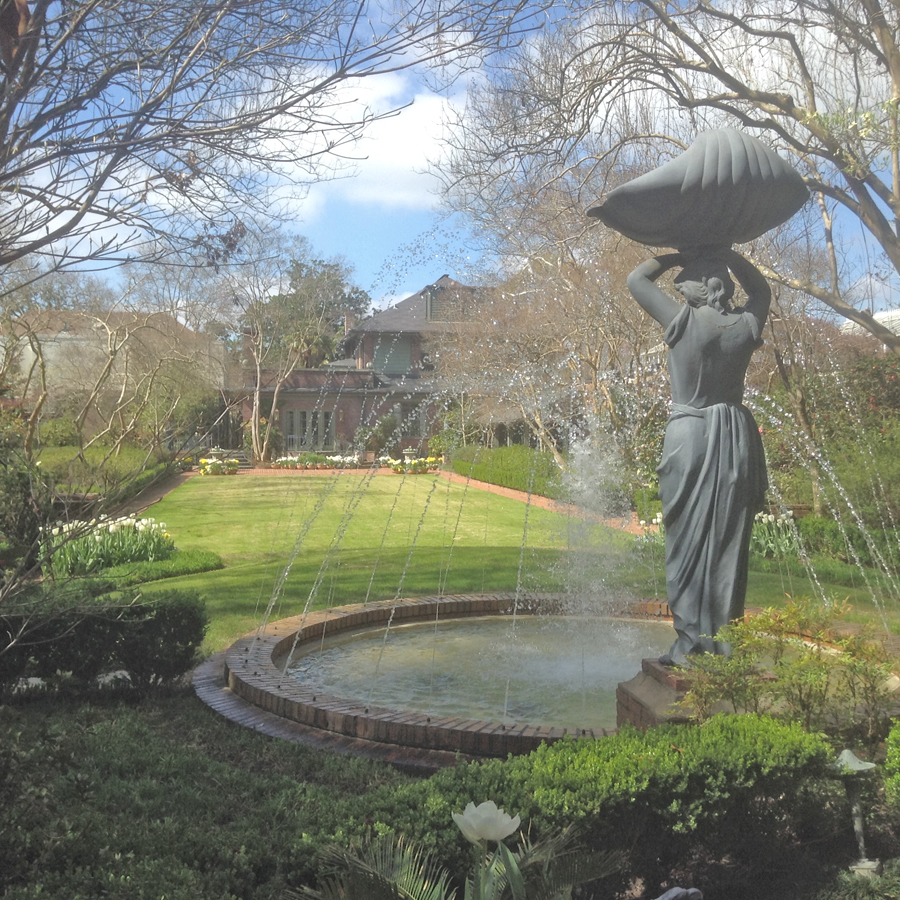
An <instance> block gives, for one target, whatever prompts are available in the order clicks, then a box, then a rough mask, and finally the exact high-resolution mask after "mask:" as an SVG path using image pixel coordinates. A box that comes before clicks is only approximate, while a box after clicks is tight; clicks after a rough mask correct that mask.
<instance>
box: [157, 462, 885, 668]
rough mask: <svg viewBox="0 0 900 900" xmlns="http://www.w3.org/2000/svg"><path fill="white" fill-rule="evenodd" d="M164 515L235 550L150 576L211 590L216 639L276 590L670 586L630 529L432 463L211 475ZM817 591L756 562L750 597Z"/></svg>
mask: <svg viewBox="0 0 900 900" xmlns="http://www.w3.org/2000/svg"><path fill="white" fill-rule="evenodd" d="M151 514H152V515H153V516H154V517H155V518H156V519H157V520H162V521H164V522H165V523H166V525H167V527H168V530H169V532H170V533H171V534H172V535H174V537H175V540H176V543H177V544H178V546H179V547H180V548H185V549H194V548H195V549H203V550H212V551H214V552H216V553H218V554H220V555H221V556H222V558H223V560H224V562H225V566H226V567H225V568H224V569H222V570H220V571H216V572H206V573H203V574H200V575H190V576H184V577H181V578H174V579H168V580H166V581H160V582H157V583H155V584H151V585H147V586H146V590H151V591H152V590H154V589H162V588H174V587H184V588H194V589H196V590H199V591H200V592H201V593H202V594H203V595H204V596H205V598H206V601H207V606H208V609H209V612H210V616H211V619H212V627H211V629H210V633H209V635H208V638H207V643H206V646H207V649H208V650H209V651H215V650H219V649H222V648H223V647H226V646H228V645H229V644H230V643H231V642H233V641H234V640H235V639H236V638H237V637H239V636H240V635H242V634H245V633H247V632H248V631H250V630H252V629H253V628H255V627H256V626H257V625H258V624H259V622H260V621H261V619H262V617H263V615H264V613H265V610H266V608H267V606H268V605H269V603H270V601H272V599H273V594H274V595H275V600H274V605H273V609H272V615H273V616H274V617H276V618H280V617H283V616H287V615H294V614H297V613H299V612H301V611H302V610H303V609H304V608H305V607H306V606H307V604H308V605H309V608H312V609H318V608H323V607H328V606H333V605H339V604H343V603H358V602H363V601H365V600H366V599H368V600H384V599H391V598H393V597H396V596H418V595H424V594H434V593H438V592H440V591H443V592H444V593H470V592H477V591H494V590H496V591H509V590H514V589H515V588H516V585H517V584H519V583H521V585H522V587H523V588H525V589H529V590H569V591H579V590H583V589H588V590H590V591H591V592H597V591H600V592H603V591H604V590H605V591H606V592H607V593H608V594H609V596H610V598H611V599H613V600H616V599H620V598H622V597H626V596H631V597H634V596H638V597H647V596H659V595H661V594H663V593H664V590H665V585H664V579H663V575H662V563H661V560H660V559H658V558H657V560H656V562H655V563H654V562H653V561H652V559H651V555H650V554H649V553H648V552H647V551H646V550H639V549H635V542H634V539H633V538H632V537H631V536H630V535H627V534H625V533H623V532H621V531H616V530H613V529H609V528H604V527H602V526H589V525H585V524H584V523H582V522H580V521H578V520H576V519H573V518H570V517H568V516H564V515H561V514H559V513H554V512H549V511H546V510H543V509H538V508H536V507H527V506H526V505H525V504H523V503H521V502H519V501H516V500H508V499H505V498H503V497H499V496H497V495H495V494H490V493H487V492H485V491H481V490H478V489H476V488H473V487H470V488H468V489H466V488H464V487H462V486H460V485H456V484H451V483H450V482H448V481H446V480H444V479H441V478H437V477H435V476H430V475H420V476H415V477H408V478H401V477H398V476H393V475H391V476H387V475H378V476H375V477H372V476H370V475H369V473H367V472H350V473H346V472H345V473H343V474H340V475H337V474H334V473H329V474H324V475H321V476H305V475H303V476H300V475H298V476H249V475H241V476H238V477H234V478H199V477H198V478H192V479H191V480H190V481H188V482H187V483H186V484H184V485H183V486H182V487H180V488H178V489H177V490H175V491H173V492H172V493H171V494H169V495H168V496H167V497H165V498H164V499H163V500H162V501H161V502H160V503H158V504H156V505H155V506H154V507H153V508H152V510H151ZM526 526H527V528H526ZM523 536H524V539H523ZM293 553H296V557H295V559H294V560H293V562H292V564H291V567H290V572H289V574H288V577H287V579H286V581H285V582H284V587H283V590H281V591H280V592H278V593H277V594H275V588H276V585H277V583H278V582H279V579H280V578H281V576H282V573H283V572H284V569H285V566H286V565H287V564H288V562H289V560H290V559H291V556H292V554H293ZM825 588H826V590H827V591H828V593H829V595H831V596H834V597H837V598H839V599H843V598H845V597H849V598H850V600H851V602H852V603H854V605H855V606H857V608H858V609H859V610H860V611H861V612H862V613H864V614H867V615H868V614H871V612H872V611H874V606H873V604H872V601H871V599H870V597H869V595H868V592H866V591H865V590H857V589H852V588H845V587H829V586H827V585H826V586H825ZM810 593H812V592H811V590H810V586H809V584H808V582H806V581H805V580H803V579H797V578H796V577H794V578H793V579H788V578H786V577H782V576H779V575H777V574H774V575H773V574H765V573H761V572H751V577H750V586H749V591H748V597H747V603H748V605H755V606H771V605H773V604H778V603H780V602H782V601H783V600H784V598H785V595H786V594H793V595H795V596H802V595H808V594H810Z"/></svg>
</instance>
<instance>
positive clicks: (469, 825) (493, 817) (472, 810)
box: [453, 800, 521, 844]
mask: <svg viewBox="0 0 900 900" xmlns="http://www.w3.org/2000/svg"><path fill="white" fill-rule="evenodd" d="M453 821H454V822H456V824H457V826H458V827H459V830H460V831H461V832H462V833H463V837H464V838H465V839H466V840H467V841H471V842H472V843H473V844H480V843H481V842H482V841H502V840H503V838H505V837H509V836H510V835H511V834H512V833H513V832H514V831H515V830H516V829H517V828H518V827H519V823H520V822H521V819H520V818H519V817H518V816H515V817H511V816H508V815H507V814H506V813H505V812H504V811H503V810H502V809H498V808H497V804H496V803H494V801H493V800H487V801H485V802H484V803H479V804H478V806H476V805H475V804H474V803H470V804H469V805H468V806H467V807H466V810H465V812H462V813H453Z"/></svg>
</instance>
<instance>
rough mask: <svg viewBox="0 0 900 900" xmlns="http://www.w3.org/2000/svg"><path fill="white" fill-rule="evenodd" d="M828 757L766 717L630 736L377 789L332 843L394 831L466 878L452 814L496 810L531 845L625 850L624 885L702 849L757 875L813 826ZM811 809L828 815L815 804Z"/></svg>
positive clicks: (819, 746)
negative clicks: (489, 805)
mask: <svg viewBox="0 0 900 900" xmlns="http://www.w3.org/2000/svg"><path fill="white" fill-rule="evenodd" d="M831 756H832V754H831V751H830V749H829V747H828V745H827V744H826V743H825V741H824V740H823V739H822V738H821V736H819V735H813V734H809V733H807V732H805V731H803V730H802V729H801V728H800V727H799V726H797V725H793V724H785V723H781V722H778V721H776V720H774V719H770V718H767V717H764V716H749V715H742V716H717V717H715V718H713V719H711V720H710V721H709V722H707V723H706V724H704V725H702V726H684V725H682V726H662V727H659V728H656V729H653V730H651V731H649V732H646V733H643V732H639V731H636V730H633V729H626V730H623V731H622V732H620V733H619V734H618V735H615V736H612V737H609V738H604V739H602V740H598V741H574V740H573V741H563V742H560V743H556V744H552V745H545V746H543V747H541V748H540V749H539V750H537V751H535V752H534V753H532V754H529V755H527V756H520V757H512V758H510V759H509V760H507V761H500V760H495V761H489V762H476V763H466V764H460V765H458V766H457V767H456V768H453V769H445V770H443V771H441V772H439V773H437V774H436V775H434V776H433V777H432V778H430V779H428V780H427V781H423V782H420V783H417V784H412V785H408V786H405V787H401V788H397V787H393V788H391V789H390V790H383V791H375V792H373V793H371V794H369V795H368V796H366V797H363V798H360V799H359V801H354V802H353V803H345V804H343V805H339V806H338V807H336V809H335V811H334V812H335V832H334V835H333V837H334V838H335V839H337V840H339V841H341V842H345V841H347V840H348V839H350V838H352V837H353V836H354V835H358V834H362V833H365V832H366V831H368V830H374V831H376V832H384V831H396V832H399V833H402V834H404V835H406V836H407V837H409V838H413V839H415V840H417V841H421V842H422V843H423V844H425V845H426V846H428V847H429V848H431V849H433V850H434V852H435V853H436V854H437V856H438V857H439V859H440V860H441V862H442V863H443V864H444V865H446V866H447V867H448V868H449V869H450V870H451V871H463V870H464V869H465V867H466V864H467V860H468V853H469V849H468V847H467V846H466V844H465V841H464V840H463V839H462V837H461V835H460V834H459V832H458V830H457V829H456V826H455V825H454V824H453V822H452V819H451V813H453V812H458V811H461V810H462V809H463V808H464V807H465V805H466V804H467V803H468V802H469V801H474V802H475V803H480V802H482V801H484V800H494V801H495V802H496V803H497V805H498V806H500V807H502V808H504V809H505V810H506V811H507V812H509V813H510V814H515V815H519V816H521V817H522V820H523V822H524V823H526V824H527V826H528V827H530V829H531V835H532V837H533V838H538V839H539V838H540V837H542V836H546V835H549V834H552V833H556V832H558V831H560V830H562V829H564V828H566V827H569V826H574V827H575V828H576V829H577V832H578V834H579V837H580V838H581V840H582V841H583V842H584V843H586V844H587V845H588V846H590V847H594V848H597V849H603V850H623V851H625V852H626V853H627V854H628V856H629V863H628V866H627V870H628V873H629V877H645V878H647V879H649V880H650V881H651V882H653V881H656V882H657V883H659V882H660V881H661V880H663V879H664V878H665V877H666V876H667V873H668V872H669V871H670V870H671V869H673V868H675V867H677V866H678V865H679V864H681V865H684V864H686V863H687V861H688V860H689V858H690V857H691V856H692V855H696V853H697V851H698V848H702V849H703V850H704V851H705V853H706V856H707V857H708V858H709V859H717V860H723V859H726V858H727V859H729V860H731V861H732V863H731V864H732V865H735V866H736V865H738V864H741V865H743V866H745V867H749V868H751V869H752V868H753V867H754V866H758V865H759V864H760V862H761V861H765V860H767V859H768V860H771V859H772V858H774V857H777V856H779V855H783V854H785V853H786V852H789V847H790V836H791V835H796V834H797V833H799V832H800V831H802V830H803V829H804V828H806V827H808V825H809V822H808V821H807V818H806V812H807V810H808V809H810V806H808V805H806V804H805V803H804V802H802V798H803V796H804V792H805V791H806V789H807V788H811V787H815V786H816V785H817V781H816V779H818V778H819V777H820V776H822V775H824V774H825V772H826V767H827V765H828V763H829V762H830V760H831ZM827 789H829V790H830V789H831V788H830V786H829V787H828V788H827ZM812 809H813V812H812V813H811V815H813V816H815V815H827V813H824V812H823V811H822V805H821V804H819V803H814V804H812Z"/></svg>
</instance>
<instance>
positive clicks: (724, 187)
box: [587, 128, 809, 250]
mask: <svg viewBox="0 0 900 900" xmlns="http://www.w3.org/2000/svg"><path fill="white" fill-rule="evenodd" d="M808 197H809V191H807V189H806V185H805V184H804V183H803V179H802V178H801V177H800V173H799V172H797V170H796V169H794V168H793V167H792V166H791V165H790V164H789V163H787V162H785V161H784V160H783V159H782V158H781V157H780V156H778V154H776V153H773V152H772V151H771V150H770V149H769V148H768V147H766V146H765V144H763V143H761V142H760V141H758V140H757V139H756V138H754V137H751V136H750V135H749V134H744V133H743V132H741V131H737V130H736V129H734V128H720V129H717V130H715V131H706V132H704V133H703V134H701V135H699V136H698V137H697V140H696V141H694V143H693V144H691V146H690V147H689V148H688V149H687V150H685V152H684V153H682V154H681V156H677V157H676V158H675V159H673V160H672V161H671V162H668V163H666V164H665V165H664V166H660V167H659V168H658V169H654V170H653V171H652V172H648V173H647V174H646V175H642V176H641V177H640V178H635V179H634V181H629V182H627V183H626V184H623V185H622V186H621V187H617V188H616V189H615V190H613V191H610V193H609V194H608V195H607V196H606V199H605V200H604V201H603V203H602V204H601V205H600V206H595V207H594V208H593V209H589V210H588V212H587V214H588V215H589V216H593V217H595V218H597V219H600V221H601V222H604V223H605V224H607V225H608V226H609V227H610V228H614V229H615V230H616V231H618V232H621V233H622V234H624V235H625V236H626V237H629V238H631V239H632V240H635V241H638V242H639V243H641V244H648V245H650V246H652V247H676V248H677V249H679V250H688V249H694V248H698V247H713V246H719V247H720V246H723V245H725V246H730V245H731V244H742V243H744V242H745V241H752V240H753V239H754V238H757V237H759V236H760V235H761V234H764V233H765V232H766V231H769V229H771V228H775V227H776V226H778V225H781V224H782V223H783V222H786V221H787V220H788V219H790V218H791V216H793V215H794V213H796V212H797V211H798V210H799V209H800V207H801V206H803V204H804V203H805V202H806V200H807V198H808Z"/></svg>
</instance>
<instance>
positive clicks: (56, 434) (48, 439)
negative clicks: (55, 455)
mask: <svg viewBox="0 0 900 900" xmlns="http://www.w3.org/2000/svg"><path fill="white" fill-rule="evenodd" d="M40 438H41V444H42V445H43V446H45V447H74V446H76V445H77V444H78V441H79V439H80V435H79V433H78V426H77V425H76V424H75V420H74V419H73V418H72V417H71V416H60V418H58V419H50V420H48V421H47V422H44V423H43V424H42V425H41V429H40Z"/></svg>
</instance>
